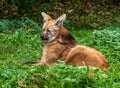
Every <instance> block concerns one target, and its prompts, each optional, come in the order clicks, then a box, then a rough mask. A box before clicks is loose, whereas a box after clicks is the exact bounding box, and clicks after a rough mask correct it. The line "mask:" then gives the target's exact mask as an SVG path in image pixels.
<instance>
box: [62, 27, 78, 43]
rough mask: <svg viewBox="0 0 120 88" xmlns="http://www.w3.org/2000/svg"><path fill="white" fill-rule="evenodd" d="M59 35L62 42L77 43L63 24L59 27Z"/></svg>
mask: <svg viewBox="0 0 120 88" xmlns="http://www.w3.org/2000/svg"><path fill="white" fill-rule="evenodd" d="M60 37H61V39H62V42H63V43H64V44H72V45H77V42H76V40H75V39H74V37H72V35H71V34H70V33H69V32H68V30H67V29H66V28H65V27H63V26H62V27H61V28H60Z"/></svg>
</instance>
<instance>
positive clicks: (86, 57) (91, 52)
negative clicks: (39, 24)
mask: <svg viewBox="0 0 120 88" xmlns="http://www.w3.org/2000/svg"><path fill="white" fill-rule="evenodd" d="M64 16H65V15H64ZM64 16H61V17H59V18H58V19H56V20H53V19H52V18H51V17H50V16H49V15H47V14H45V13H43V17H45V18H44V19H47V20H46V22H45V24H44V27H43V34H44V37H46V36H48V35H50V34H49V33H47V30H48V29H51V35H52V33H53V34H54V35H55V36H56V37H55V39H53V40H51V41H48V40H45V46H44V49H43V56H42V59H41V61H40V63H37V64H36V65H40V64H45V65H47V66H50V65H52V64H54V63H55V62H56V60H58V59H60V60H64V61H65V62H66V64H68V65H72V64H75V65H78V66H84V65H88V66H92V67H95V68H101V67H104V70H103V71H107V70H108V67H109V63H108V62H107V60H106V59H105V57H104V55H103V54H102V53H101V52H99V51H97V50H95V49H92V48H89V47H86V46H83V45H77V42H76V41H75V39H74V38H73V37H72V36H71V35H70V33H69V32H68V30H67V29H66V28H65V27H64V26H63V25H62V24H60V25H58V24H56V23H57V22H59V21H63V19H64ZM52 26H53V27H52ZM54 26H55V28H56V29H55V28H54ZM55 32H56V33H55ZM51 39H52V38H51Z"/></svg>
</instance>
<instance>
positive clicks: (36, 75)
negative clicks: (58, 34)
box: [0, 21, 120, 88]
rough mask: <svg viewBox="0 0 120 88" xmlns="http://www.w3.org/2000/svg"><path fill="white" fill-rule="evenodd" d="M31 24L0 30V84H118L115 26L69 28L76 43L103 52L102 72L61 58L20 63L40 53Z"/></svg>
mask: <svg viewBox="0 0 120 88" xmlns="http://www.w3.org/2000/svg"><path fill="white" fill-rule="evenodd" d="M7 22H9V21H7ZM7 22H6V24H7ZM11 22H12V21H11ZM24 22H25V21H24ZM24 22H23V23H24ZM28 22H29V21H28ZM20 23H22V22H20ZM31 23H32V22H31ZM34 25H37V24H34ZM34 25H30V24H29V26H28V24H27V27H26V25H25V26H24V27H23V26H20V27H18V29H17V30H16V31H15V32H10V31H12V30H13V29H12V28H14V27H11V29H9V30H8V31H9V33H8V32H7V33H6V32H5V33H0V38H1V39H0V88H119V87H120V68H119V67H120V55H119V53H120V51H119V50H120V39H119V38H120V33H119V30H120V28H119V27H109V28H107V29H104V30H101V31H98V30H95V31H90V30H86V29H82V30H71V31H70V32H71V34H72V35H73V36H74V37H75V38H76V40H77V41H78V43H79V44H81V45H87V46H90V47H94V48H96V49H97V50H99V51H101V52H102V53H104V55H105V56H106V58H107V59H108V61H109V62H110V68H109V71H108V72H107V73H104V72H102V71H101V70H102V69H101V70H97V69H92V68H90V67H85V68H81V69H80V68H78V67H77V66H74V65H73V66H67V65H65V63H64V62H63V61H57V62H56V64H54V65H53V66H51V67H46V66H38V67H36V66H32V65H29V64H24V63H25V62H29V61H30V62H31V61H37V60H40V58H41V56H42V52H43V51H42V48H43V42H42V41H41V40H40V39H39V36H40V33H41V32H40V29H39V30H36V29H35V27H34ZM37 27H38V26H37ZM38 28H39V27H38ZM26 29H27V30H26Z"/></svg>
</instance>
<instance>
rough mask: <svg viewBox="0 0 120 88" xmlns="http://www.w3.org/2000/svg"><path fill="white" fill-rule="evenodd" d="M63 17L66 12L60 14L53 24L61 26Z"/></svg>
mask: <svg viewBox="0 0 120 88" xmlns="http://www.w3.org/2000/svg"><path fill="white" fill-rule="evenodd" d="M65 19H66V14H63V15H62V16H60V17H58V18H57V20H56V22H55V25H56V26H62V25H63V22H64V21H65Z"/></svg>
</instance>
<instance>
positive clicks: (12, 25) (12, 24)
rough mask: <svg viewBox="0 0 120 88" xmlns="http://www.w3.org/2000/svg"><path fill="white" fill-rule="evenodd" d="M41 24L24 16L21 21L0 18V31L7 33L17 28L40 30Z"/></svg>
mask: <svg viewBox="0 0 120 88" xmlns="http://www.w3.org/2000/svg"><path fill="white" fill-rule="evenodd" d="M40 28H41V26H40V25H39V24H37V23H35V22H34V21H32V20H30V19H29V18H25V19H24V20H22V21H18V20H3V19H2V20H0V32H3V33H9V32H14V31H16V30H19V29H26V30H29V31H34V30H33V29H35V31H36V32H38V31H39V30H40Z"/></svg>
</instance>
